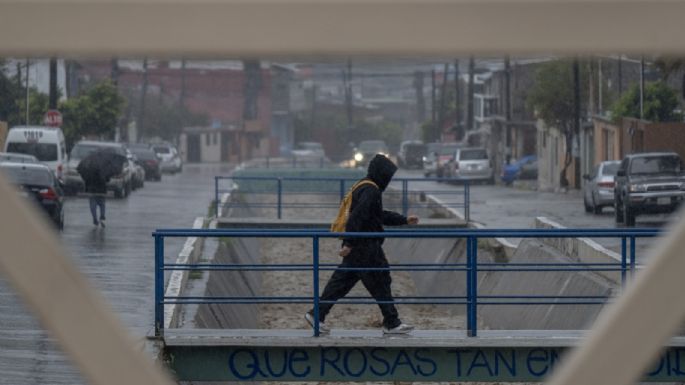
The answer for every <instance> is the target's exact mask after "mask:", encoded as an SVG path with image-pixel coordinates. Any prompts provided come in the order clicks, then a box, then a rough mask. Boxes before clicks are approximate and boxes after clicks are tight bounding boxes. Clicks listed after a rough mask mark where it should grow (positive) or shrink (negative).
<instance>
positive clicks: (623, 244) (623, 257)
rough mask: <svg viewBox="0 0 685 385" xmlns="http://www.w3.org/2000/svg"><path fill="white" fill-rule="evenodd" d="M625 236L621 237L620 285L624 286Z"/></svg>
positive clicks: (625, 265) (625, 264)
mask: <svg viewBox="0 0 685 385" xmlns="http://www.w3.org/2000/svg"><path fill="white" fill-rule="evenodd" d="M627 259H628V256H627V252H626V237H622V238H621V287H625V286H626V267H627V265H628V263H627Z"/></svg>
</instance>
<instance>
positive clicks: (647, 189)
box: [614, 152, 685, 226]
mask: <svg viewBox="0 0 685 385" xmlns="http://www.w3.org/2000/svg"><path fill="white" fill-rule="evenodd" d="M683 171H684V170H683V162H682V160H681V158H680V156H679V155H678V154H676V153H674V152H652V153H640V154H632V155H628V156H626V157H625V158H623V160H622V161H621V165H620V166H619V168H618V172H617V173H616V183H615V186H614V209H615V215H616V223H625V225H626V226H635V218H636V217H637V216H638V215H641V214H660V213H672V212H674V211H675V210H676V209H677V208H678V206H679V205H680V204H681V202H682V201H683V199H684V197H685V173H684V172H683Z"/></svg>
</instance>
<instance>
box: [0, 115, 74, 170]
mask: <svg viewBox="0 0 685 385" xmlns="http://www.w3.org/2000/svg"><path fill="white" fill-rule="evenodd" d="M5 152H15V153H20V154H28V155H33V156H35V157H36V158H37V159H38V161H39V162H41V163H44V164H46V165H47V166H48V167H50V169H51V170H53V171H54V172H55V175H56V176H57V177H58V178H59V179H63V176H64V171H65V170H64V168H65V167H66V163H67V148H66V145H65V142H64V133H62V130H61V129H60V128H55V127H40V126H30V127H29V126H18V127H12V128H11V129H10V132H9V133H8V134H7V140H6V141H5Z"/></svg>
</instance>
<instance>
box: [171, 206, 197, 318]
mask: <svg viewBox="0 0 685 385" xmlns="http://www.w3.org/2000/svg"><path fill="white" fill-rule="evenodd" d="M203 227H204V218H202V217H198V218H195V222H193V229H201V228H203ZM203 246H204V238H202V237H201V238H197V237H189V238H187V239H186V242H185V244H184V245H183V249H182V250H181V252H180V253H179V254H178V258H176V263H177V264H189V263H197V261H198V259H199V258H200V255H201V254H202V248H203ZM189 273H190V272H189V271H188V270H174V271H173V272H172V273H171V276H170V277H169V282H168V283H167V287H166V291H165V292H164V295H165V296H166V297H179V296H181V295H182V294H183V290H184V289H185V287H186V284H187V283H188V274H189ZM181 307H182V305H180V304H171V305H166V306H165V307H164V329H166V330H168V329H170V328H176V327H178V326H179V325H178V321H179V314H180V313H181Z"/></svg>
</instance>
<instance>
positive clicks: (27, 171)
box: [0, 162, 64, 230]
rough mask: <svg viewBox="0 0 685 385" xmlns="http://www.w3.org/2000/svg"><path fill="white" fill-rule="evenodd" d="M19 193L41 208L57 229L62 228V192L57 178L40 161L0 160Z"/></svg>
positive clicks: (0, 167) (0, 164)
mask: <svg viewBox="0 0 685 385" xmlns="http://www.w3.org/2000/svg"><path fill="white" fill-rule="evenodd" d="M0 169H1V170H2V171H3V172H4V174H5V175H6V176H7V177H8V178H9V179H10V181H12V183H13V184H14V185H16V186H17V187H18V189H19V194H21V195H22V196H23V197H25V198H26V199H28V200H29V201H31V202H33V203H36V204H37V205H38V206H40V207H41V208H42V210H43V211H44V212H45V213H46V214H47V216H48V217H49V218H50V219H51V220H52V222H53V223H54V224H55V226H57V228H58V229H59V230H62V229H63V228H64V192H63V190H62V185H61V182H60V181H59V179H58V178H57V177H56V176H55V174H54V172H53V171H52V170H51V169H50V167H48V166H47V165H44V164H41V163H20V162H0Z"/></svg>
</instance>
